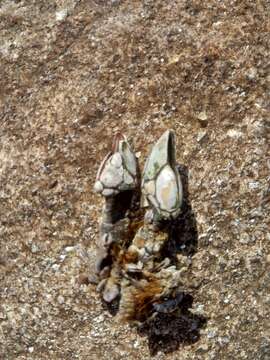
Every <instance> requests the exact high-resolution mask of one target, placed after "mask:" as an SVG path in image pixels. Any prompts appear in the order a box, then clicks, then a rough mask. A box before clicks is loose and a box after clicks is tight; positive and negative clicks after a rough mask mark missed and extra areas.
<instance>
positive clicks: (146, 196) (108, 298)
mask: <svg viewBox="0 0 270 360" xmlns="http://www.w3.org/2000/svg"><path fill="white" fill-rule="evenodd" d="M94 189H95V191H96V192H98V193H100V194H101V195H102V196H104V198H105V202H104V207H103V211H102V216H101V222H100V236H99V244H98V245H99V255H98V259H97V261H96V270H95V271H96V277H97V283H98V285H97V289H98V291H99V292H100V293H101V296H102V298H103V300H104V301H105V302H107V303H111V302H113V301H114V300H115V299H120V303H119V316H120V318H121V319H125V320H128V321H135V322H143V321H145V320H146V319H147V318H149V317H151V316H154V315H155V314H156V313H159V312H163V313H166V312H171V311H173V310H174V309H175V307H177V305H178V303H179V302H180V301H181V299H182V289H183V284H182V281H181V271H182V269H177V268H176V266H175V265H173V264H172V263H171V260H170V259H169V258H168V257H166V256H163V249H164V247H165V245H166V243H167V241H168V231H167V230H168V226H169V225H170V221H172V220H173V219H175V218H176V217H177V216H178V215H179V213H180V211H181V204H182V197H183V194H182V193H183V191H182V183H181V180H180V177H179V173H178V171H177V168H176V162H175V142H174V133H173V131H171V130H167V131H166V132H165V133H164V134H163V135H162V136H161V137H160V139H159V140H158V141H157V142H156V144H155V145H154V146H153V148H152V151H151V153H150V155H149V157H148V159H147V161H146V164H145V167H144V170H143V174H142V176H141V175H140V171H139V166H138V163H137V159H136V157H135V155H134V153H133V151H132V149H131V147H130V145H129V143H128V141H127V139H126V137H125V136H124V135H122V134H119V133H118V134H116V136H115V138H114V143H113V146H112V151H111V152H110V153H109V154H107V156H106V157H105V159H104V160H103V162H102V164H101V165H100V168H99V170H98V174H97V179H96V182H95V185H94ZM138 197H140V203H141V206H140V207H138V206H137V207H136V199H138ZM142 212H144V214H143V213H142Z"/></svg>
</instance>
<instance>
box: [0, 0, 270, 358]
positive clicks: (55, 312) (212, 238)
mask: <svg viewBox="0 0 270 360" xmlns="http://www.w3.org/2000/svg"><path fill="white" fill-rule="evenodd" d="M269 12H270V6H269V2H268V1H267V0H262V1H259V0H258V1H244V0H242V1H241V0H239V1H228V0H226V1H222V2H219V1H213V0H209V1H205V2H204V1H192V0H191V1H184V0H175V1H174V0H172V1H161V0H155V1H154V0H147V1H137V0H127V1H124V0H123V1H121V0H111V1H106V0H104V1H102V0H99V1H98V0H96V1H92V0H81V1H80V0H62V1H61V0H52V1H46V0H27V1H26V0H21V1H20V0H16V1H15V0H14V1H11V0H1V1H0V61H1V62H0V74H1V77H0V86H1V87H0V121H1V128H0V269H1V272H0V282H1V287H0V325H1V328H0V358H1V359H110V360H113V359H117V360H118V359H150V357H151V355H150V350H149V346H148V337H147V336H142V335H141V334H139V333H138V332H137V331H136V330H135V329H132V328H130V327H129V326H128V325H120V324H118V323H117V322H116V321H115V318H114V317H113V316H111V315H110V314H109V313H108V312H106V311H104V309H103V308H102V306H101V303H100V300H99V298H98V296H97V295H96V293H95V289H94V288H93V287H92V286H90V285H87V281H86V278H85V277H84V275H83V274H84V273H86V274H87V273H88V272H89V264H88V261H87V256H86V255H85V254H86V252H88V253H89V257H90V260H91V259H93V258H94V254H95V249H96V246H95V239H96V237H97V219H98V216H99V209H100V206H101V204H102V200H101V198H100V197H99V196H97V195H95V194H94V193H93V192H92V186H93V182H94V178H95V174H96V171H97V167H98V165H99V162H100V161H101V159H102V158H103V156H104V155H105V153H106V151H107V150H108V148H109V146H110V144H111V137H112V134H114V133H115V132H116V131H118V130H121V131H123V132H125V133H126V135H127V136H128V138H129V139H131V140H132V142H133V144H134V147H135V148H136V151H137V152H140V153H141V154H140V162H141V164H142V163H143V162H144V160H145V158H146V155H147V153H148V152H149V149H150V147H151V144H152V143H153V142H154V141H155V140H156V139H157V138H158V137H159V136H160V135H161V133H162V132H163V131H164V130H165V129H167V128H172V129H174V130H175V132H176V136H177V159H178V161H179V162H180V163H181V164H183V165H185V166H186V167H187V168H188V175H189V177H188V185H189V201H190V205H191V207H192V210H193V212H194V217H195V219H196V227H197V232H198V244H197V248H196V251H195V253H194V254H193V256H191V257H190V263H191V264H190V276H191V278H192V281H193V282H194V281H195V282H196V283H197V286H196V289H193V292H192V295H193V297H194V302H193V309H194V310H193V311H194V313H196V314H197V315H200V316H204V317H205V318H207V323H206V326H205V327H203V328H201V329H200V337H198V339H194V341H193V342H185V341H179V342H177V341H176V340H175V341H174V340H173V341H172V343H171V344H168V346H167V345H166V342H165V343H163V342H162V341H161V343H160V346H159V344H156V347H157V351H156V352H155V355H153V357H152V358H154V359H160V360H161V359H162V360H163V359H180V358H181V359H196V360H197V359H250V360H253V359H258V360H266V359H270V325H269V324H270V317H269V314H270V310H269V308H270V272H269V264H270V250H269V249H270V245H269V241H270V238H269V167H267V161H268V166H269V137H268V138H267V135H269V122H268V123H267V120H268V121H269V82H270V75H269V55H270V52H269V30H270V26H269V24H270V23H269ZM182 256H183V257H185V254H184V255H182ZM186 259H187V257H185V259H184V260H186Z"/></svg>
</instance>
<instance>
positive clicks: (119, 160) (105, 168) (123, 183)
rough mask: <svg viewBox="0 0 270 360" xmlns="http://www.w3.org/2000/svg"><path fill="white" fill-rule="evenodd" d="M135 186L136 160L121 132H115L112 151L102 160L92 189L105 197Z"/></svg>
mask: <svg viewBox="0 0 270 360" xmlns="http://www.w3.org/2000/svg"><path fill="white" fill-rule="evenodd" d="M136 186H137V160H136V157H135V154H134V153H133V151H132V150H131V148H130V145H129V143H128V141H127V139H126V137H125V136H124V135H123V134H120V133H117V134H116V135H115V138H114V143H113V146H112V151H111V152H109V153H108V154H107V155H106V157H105V158H104V160H103V161H102V163H101V165H100V167H99V170H98V173H97V178H96V182H95V185H94V190H95V191H96V192H98V193H101V194H102V195H103V196H105V197H109V196H114V195H117V194H119V193H120V192H121V191H127V190H133V189H134V188H136Z"/></svg>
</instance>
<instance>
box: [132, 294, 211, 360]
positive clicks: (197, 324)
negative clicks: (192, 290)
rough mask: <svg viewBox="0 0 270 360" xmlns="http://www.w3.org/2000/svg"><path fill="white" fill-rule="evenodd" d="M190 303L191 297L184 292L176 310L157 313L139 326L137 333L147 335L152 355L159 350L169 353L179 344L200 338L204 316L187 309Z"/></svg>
mask: <svg viewBox="0 0 270 360" xmlns="http://www.w3.org/2000/svg"><path fill="white" fill-rule="evenodd" d="M192 303H193V297H192V296H191V295H189V294H186V295H185V296H184V299H183V301H182V302H181V304H179V309H178V311H176V312H174V313H173V314H158V315H157V316H156V317H155V318H154V319H152V320H149V321H147V322H145V323H144V324H143V325H142V326H141V327H140V329H139V334H140V335H142V336H147V337H148V346H149V351H150V354H151V355H152V356H153V355H155V354H156V353H157V352H159V351H162V352H164V353H171V352H173V351H176V350H177V349H178V348H179V346H180V345H181V344H182V345H189V344H194V343H196V342H197V341H198V340H199V339H200V329H201V328H202V327H204V326H205V324H206V318H204V317H203V316H198V315H194V314H193V313H191V312H190V311H189V309H190V308H191V307H192Z"/></svg>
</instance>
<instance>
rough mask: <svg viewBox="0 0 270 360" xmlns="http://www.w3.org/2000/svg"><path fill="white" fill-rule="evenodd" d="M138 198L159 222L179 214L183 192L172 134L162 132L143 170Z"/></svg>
mask: <svg viewBox="0 0 270 360" xmlns="http://www.w3.org/2000/svg"><path fill="white" fill-rule="evenodd" d="M142 196H143V201H142V203H143V205H144V206H146V207H147V206H150V207H151V208H153V209H154V211H155V212H156V213H157V214H158V216H159V217H160V218H161V219H173V218H176V217H177V216H178V214H179V212H180V209H181V205H182V198H183V190H182V183H181V180H180V177H179V173H178V170H177V168H176V161H175V141H174V133H173V131H172V130H167V131H165V133H164V134H163V135H162V136H161V137H160V138H159V140H158V141H157V142H156V144H155V145H154V147H153V148H152V151H151V153H150V155H149V157H148V159H147V162H146V164H145V167H144V172H143V178H142Z"/></svg>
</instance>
